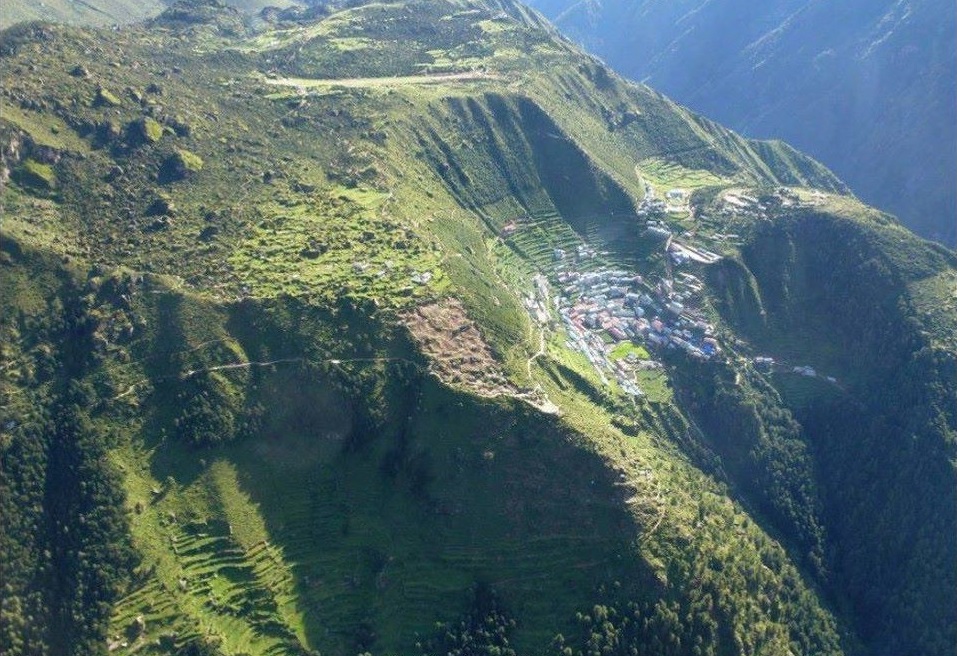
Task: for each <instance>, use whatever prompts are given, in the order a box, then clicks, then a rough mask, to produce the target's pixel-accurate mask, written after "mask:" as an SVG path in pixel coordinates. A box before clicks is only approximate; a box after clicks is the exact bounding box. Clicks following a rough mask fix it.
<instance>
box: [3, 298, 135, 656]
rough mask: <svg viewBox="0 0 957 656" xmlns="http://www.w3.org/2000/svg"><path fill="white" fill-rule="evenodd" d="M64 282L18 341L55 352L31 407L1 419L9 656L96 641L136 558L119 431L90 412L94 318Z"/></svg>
mask: <svg viewBox="0 0 957 656" xmlns="http://www.w3.org/2000/svg"><path fill="white" fill-rule="evenodd" d="M67 284H68V285H69V283H67ZM67 292H68V293H67V294H64V295H63V297H62V298H61V299H59V300H53V299H49V300H50V302H51V307H52V306H55V307H58V308H59V309H60V311H59V312H56V313H51V314H49V315H47V316H46V317H45V318H44V319H43V320H42V321H40V322H39V323H35V325H33V330H32V331H31V333H30V335H29V337H28V338H27V340H25V341H23V342H21V343H20V344H19V346H20V347H21V350H20V353H19V355H20V357H22V358H30V357H33V356H32V355H31V353H34V354H36V357H40V358H42V359H44V360H46V361H48V362H46V364H45V365H44V366H43V367H41V368H40V370H41V371H43V372H45V375H44V376H43V377H42V379H36V378H35V379H32V380H31V381H29V382H30V386H29V388H26V387H25V388H23V393H24V394H27V395H28V396H29V398H30V399H31V401H32V407H31V412H30V414H29V415H28V416H23V415H21V416H17V417H16V418H10V417H2V418H0V421H2V422H3V424H4V432H5V433H6V435H5V439H4V441H3V442H2V443H0V553H2V554H3V557H2V558H0V585H2V588H0V653H3V654H10V655H11V656H19V655H20V654H86V653H94V652H97V651H99V650H101V648H102V645H103V644H105V641H106V632H107V626H108V622H109V617H110V611H111V608H112V604H113V602H114V600H115V599H116V598H117V597H118V595H119V594H121V592H122V591H123V589H124V588H125V586H126V584H127V582H128V579H129V576H130V572H131V571H132V569H133V567H134V565H135V560H136V559H135V553H134V551H133V548H132V545H131V543H130V538H129V525H128V517H127V514H126V510H125V506H124V495H123V488H122V483H121V480H120V477H119V473H118V472H117V471H115V469H114V467H113V466H112V464H111V463H110V461H109V459H108V450H109V448H110V447H111V445H112V441H111V440H112V437H111V434H110V432H109V431H108V430H106V429H104V428H103V427H102V426H101V425H99V424H98V423H97V422H96V420H95V417H94V416H92V415H91V408H92V407H93V404H92V403H91V401H92V400H93V399H95V398H96V393H95V390H94V389H93V388H92V385H91V384H90V383H89V382H87V380H86V378H85V376H86V374H87V373H88V370H89V368H90V367H91V365H92V363H93V362H94V361H95V358H94V350H93V346H92V333H93V330H94V329H95V325H96V322H95V321H91V320H90V317H89V312H88V310H89V308H87V307H85V306H84V305H83V304H81V303H79V302H77V300H76V299H77V298H78V294H76V293H75V292H76V290H75V289H69V290H67ZM3 328H4V332H3V334H5V335H7V336H9V335H10V334H11V333H10V332H9V331H8V330H6V329H8V328H9V326H7V325H4V326H3ZM31 346H32V347H34V348H33V349H32V350H28V349H29V347H31ZM24 347H27V348H24ZM41 347H42V348H41ZM46 374H48V376H47V375H46Z"/></svg>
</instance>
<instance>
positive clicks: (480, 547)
mask: <svg viewBox="0 0 957 656" xmlns="http://www.w3.org/2000/svg"><path fill="white" fill-rule="evenodd" d="M263 21H266V24H263ZM254 26H255V27H254ZM38 72H41V73H42V74H37V73H38ZM0 74H2V79H0V156H2V161H0V181H2V190H0V203H2V224H0V349H2V350H0V553H2V554H4V556H3V558H2V559H0V582H2V583H0V584H2V586H3V587H2V591H3V592H2V599H0V652H2V653H4V654H8V653H9V654H15V655H21V654H56V655H59V654H77V655H79V654H92V653H101V652H103V651H104V650H107V651H109V652H111V653H118V654H127V653H137V654H168V653H182V654H223V655H238V654H249V655H251V656H259V655H268V654H315V653H323V654H355V653H372V654H423V655H424V654H447V653H463V654H465V653H482V654H532V653H534V654H554V655H555V656H558V654H562V655H566V654H574V655H581V656H584V655H586V654H588V655H591V654H596V653H602V654H610V655H619V654H620V655H622V656H624V655H626V654H635V653H639V654H649V653H650V654H666V655H675V656H678V655H684V654H695V655H702V656H706V655H708V656H724V655H742V656H744V655H749V656H750V655H758V654H774V655H777V654H781V655H784V654H794V655H795V656H797V655H807V656H810V655H812V654H813V655H815V656H816V655H819V654H831V655H834V656H837V655H839V654H849V655H854V654H887V655H888V656H889V655H890V654H922V655H923V654H932V655H940V656H944V655H951V654H953V645H954V644H955V643H957V640H955V638H957V636H955V630H957V628H955V627H957V621H955V619H957V618H955V616H954V608H955V606H957V603H955V602H957V598H955V597H957V581H955V571H954V568H953V566H952V564H953V562H954V560H955V558H957V526H955V523H957V522H955V517H957V513H955V499H957V474H955V461H957V437H955V436H957V417H955V412H957V409H955V408H954V406H953V403H952V400H953V398H955V395H957V380H955V379H957V375H955V371H957V363H955V355H954V353H955V350H957V293H955V292H957V258H955V256H954V254H953V253H952V252H951V251H948V250H946V249H944V248H942V247H939V246H936V245H934V244H931V243H929V242H925V241H923V240H920V239H918V238H916V237H914V236H913V235H912V234H911V233H909V232H908V231H906V230H905V229H903V228H901V227H900V226H899V225H898V224H897V223H896V221H895V220H894V219H893V218H891V217H890V216H888V215H885V214H882V213H879V212H877V211H874V210H871V209H869V208H866V207H865V206H863V205H861V204H860V203H859V202H858V201H857V200H856V199H855V198H853V197H852V196H850V195H849V194H848V191H847V188H846V187H845V186H844V184H843V183H842V182H841V181H840V180H839V179H838V178H837V177H835V176H834V175H833V174H832V173H831V172H830V171H829V170H827V169H826V168H825V167H823V166H822V165H820V164H818V163H817V162H815V161H814V160H812V159H810V158H808V157H806V156H804V155H802V154H801V153H799V152H797V151H795V150H794V149H793V148H791V147H789V146H787V145H786V144H783V143H781V142H762V141H754V140H749V139H745V138H742V137H740V136H738V135H737V134H735V133H733V132H730V131H728V130H726V129H724V128H722V127H721V126H719V125H717V124H715V123H713V122H711V121H709V120H706V119H703V118H701V117H699V116H696V115H694V114H692V113H691V112H689V111H688V110H686V109H685V108H683V107H681V106H679V105H676V104H675V103H673V102H671V101H670V100H668V99H667V98H665V97H663V96H661V95H660V94H658V93H656V92H654V91H652V90H650V89H648V88H647V87H644V86H642V85H635V84H630V83H626V82H624V81H623V80H621V79H620V78H618V77H617V76H615V75H614V74H613V73H611V72H610V71H609V70H608V69H607V68H606V67H605V66H604V65H603V64H601V63H600V62H598V61H597V60H595V59H593V58H591V57H589V56H587V55H585V54H583V53H582V52H581V51H580V50H578V49H577V48H576V47H574V46H572V45H571V44H570V43H569V42H567V41H566V40H564V39H562V38H560V37H559V36H558V35H557V34H556V33H555V32H554V30H553V29H552V28H551V27H550V26H549V25H548V24H546V23H545V22H544V21H543V20H542V19H541V18H540V17H539V16H538V15H537V14H535V13H534V12H531V11H529V10H527V9H526V8H524V7H523V6H521V5H519V4H517V3H514V2H511V1H510V0H441V1H436V0H396V1H391V2H376V3H372V2H368V3H366V2H344V3H341V4H338V3H337V4H335V5H329V6H326V7H325V8H324V9H323V10H322V11H314V12H303V11H275V12H267V14H266V15H265V18H262V19H258V20H257V21H255V22H254V21H253V20H252V19H250V17H248V16H246V15H244V14H241V13H240V12H238V11H236V10H233V9H228V8H226V7H225V6H223V5H221V4H219V3H216V2H207V1H204V0H192V1H191V2H180V3H177V4H176V5H174V6H173V7H172V8H170V9H169V10H168V11H166V12H164V13H163V14H161V15H160V16H158V17H157V18H155V19H152V20H150V21H149V22H147V23H145V24H141V25H134V26H130V27H126V28H122V29H104V30H98V29H92V28H85V29H81V28H75V27H65V26H58V25H52V24H39V23H32V24H28V25H24V26H18V27H15V28H12V29H9V30H7V31H5V32H3V33H2V34H0ZM768 357H773V358H774V361H773V362H770V361H769V360H768Z"/></svg>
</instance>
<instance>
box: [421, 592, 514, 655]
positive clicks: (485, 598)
mask: <svg viewBox="0 0 957 656" xmlns="http://www.w3.org/2000/svg"><path fill="white" fill-rule="evenodd" d="M514 628H515V620H514V619H513V618H512V617H511V616H510V615H509V613H508V611H507V610H506V609H505V608H504V606H503V605H502V602H501V600H500V599H499V597H498V595H497V594H496V593H495V591H494V590H493V589H492V588H490V587H489V586H487V585H483V584H476V585H475V586H473V587H472V589H471V590H470V591H469V602H468V610H467V612H466V613H465V615H464V616H463V617H462V619H460V620H459V621H457V622H452V623H448V624H439V626H438V627H437V628H436V632H435V634H434V635H433V636H432V637H431V638H430V639H428V640H426V641H425V642H420V643H417V645H416V646H417V648H418V649H419V650H421V655H422V656H516V651H515V649H514V648H513V647H512V646H511V643H510V642H509V635H510V634H511V632H512V630H513V629H514Z"/></svg>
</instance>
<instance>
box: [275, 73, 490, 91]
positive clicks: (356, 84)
mask: <svg viewBox="0 0 957 656" xmlns="http://www.w3.org/2000/svg"><path fill="white" fill-rule="evenodd" d="M498 79H501V77H500V76H498V75H495V74H492V73H485V72H483V71H466V72H462V73H434V74H430V75H403V76H396V77H351V78H325V79H309V78H295V77H282V78H267V79H266V84H271V85H274V86H284V87H296V88H299V89H309V88H314V87H350V88H370V87H392V86H408V85H422V84H444V83H446V82H474V81H477V80H498Z"/></svg>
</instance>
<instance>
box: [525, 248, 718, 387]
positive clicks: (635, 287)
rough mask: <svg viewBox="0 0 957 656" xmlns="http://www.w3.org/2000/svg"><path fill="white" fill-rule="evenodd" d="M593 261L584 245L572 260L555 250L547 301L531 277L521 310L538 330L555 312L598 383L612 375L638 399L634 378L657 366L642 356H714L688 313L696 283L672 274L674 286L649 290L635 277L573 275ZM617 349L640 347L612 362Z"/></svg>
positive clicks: (663, 283)
mask: <svg viewBox="0 0 957 656" xmlns="http://www.w3.org/2000/svg"><path fill="white" fill-rule="evenodd" d="M595 255H596V254H595V253H594V251H592V250H591V249H589V248H588V247H587V246H585V245H581V246H579V247H578V250H577V252H576V253H575V254H574V255H568V254H566V253H565V252H564V251H562V252H558V250H556V252H555V258H556V260H557V265H556V271H555V281H556V282H557V288H556V290H555V293H554V295H552V293H551V292H550V287H549V283H548V280H547V279H546V278H545V276H543V275H541V274H539V275H536V276H535V278H534V281H533V283H534V285H533V290H532V294H531V295H529V296H527V297H526V299H525V306H526V308H527V309H528V311H529V313H530V314H531V315H532V317H533V318H534V319H535V320H536V321H537V322H539V323H540V324H542V325H544V324H547V323H549V322H550V318H551V316H553V315H552V314H551V311H552V310H554V311H555V312H557V313H558V316H559V317H560V319H561V322H562V324H563V325H564V328H565V331H566V333H567V335H568V345H569V347H570V348H572V349H573V350H575V351H578V352H580V353H582V354H583V355H584V356H585V357H586V358H587V359H588V360H589V362H591V364H592V365H593V366H594V367H595V368H596V370H597V371H598V373H599V376H600V377H601V378H602V380H603V381H604V382H606V383H607V382H608V376H609V375H611V376H613V377H614V378H615V380H616V381H617V382H618V385H619V386H620V387H621V388H622V389H623V390H624V391H625V392H626V393H629V394H631V395H634V396H642V395H643V394H642V392H641V390H640V389H639V388H638V386H637V384H636V383H635V372H636V371H639V370H642V369H653V368H658V367H660V366H661V365H660V363H658V362H656V361H655V360H652V359H648V358H647V354H648V352H653V351H662V350H666V349H680V350H683V351H685V352H686V353H688V354H689V355H690V356H691V357H694V358H699V359H702V360H708V359H710V358H712V357H714V356H715V355H716V354H718V353H719V352H720V350H721V349H720V346H719V345H718V342H717V340H716V339H715V338H714V335H713V331H714V326H712V325H711V324H709V323H708V322H706V321H705V320H704V318H703V317H702V316H701V314H700V313H699V312H698V311H697V309H696V308H695V306H696V301H697V298H698V295H699V294H700V293H701V291H702V290H703V285H702V283H701V281H700V280H699V279H698V278H696V277H695V276H693V275H691V274H688V273H679V274H678V275H677V276H676V277H675V278H674V279H665V278H662V279H661V280H659V281H658V282H657V284H650V283H648V282H646V281H645V280H644V279H643V278H642V276H640V275H636V274H635V273H632V272H628V271H624V270H619V269H612V268H607V267H606V268H601V267H600V268H597V269H596V270H591V271H582V270H579V269H582V268H584V265H585V262H586V261H587V260H590V259H593V258H594V257H595ZM623 342H630V343H632V344H634V345H636V346H639V345H640V346H644V347H646V348H645V349H642V350H638V349H635V351H634V352H628V353H627V355H626V356H625V357H616V358H613V357H612V352H613V351H615V352H619V353H620V352H621V351H620V349H619V348H618V347H619V345H620V344H621V343H623ZM638 353H645V355H646V357H645V358H641V357H639V356H638Z"/></svg>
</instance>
